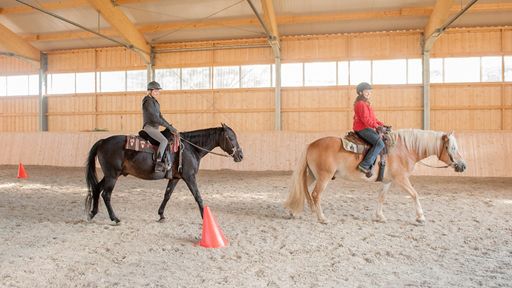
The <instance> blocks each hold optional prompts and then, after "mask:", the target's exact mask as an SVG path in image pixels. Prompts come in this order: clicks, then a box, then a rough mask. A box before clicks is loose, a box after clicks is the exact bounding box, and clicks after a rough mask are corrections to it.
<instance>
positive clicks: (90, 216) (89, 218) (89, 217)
mask: <svg viewBox="0 0 512 288" xmlns="http://www.w3.org/2000/svg"><path fill="white" fill-rule="evenodd" d="M92 218H94V214H92V213H91V212H89V213H87V221H91V220H92Z"/></svg>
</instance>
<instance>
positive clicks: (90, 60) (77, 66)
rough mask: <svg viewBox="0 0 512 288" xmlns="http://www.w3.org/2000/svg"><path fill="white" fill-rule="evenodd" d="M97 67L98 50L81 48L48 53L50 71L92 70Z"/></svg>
mask: <svg viewBox="0 0 512 288" xmlns="http://www.w3.org/2000/svg"><path fill="white" fill-rule="evenodd" d="M95 69H96V50H95V49H79V50H66V51H57V52H51V53H49V54H48V72H49V73H63V72H92V71H95Z"/></svg>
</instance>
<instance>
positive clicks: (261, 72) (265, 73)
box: [240, 64, 271, 88]
mask: <svg viewBox="0 0 512 288" xmlns="http://www.w3.org/2000/svg"><path fill="white" fill-rule="evenodd" d="M270 66H271V65H269V64H259V65H242V66H241V70H242V74H241V77H240V78H241V80H242V81H241V86H242V87H243V88H262V87H270V79H271V76H270V71H271V70H270Z"/></svg>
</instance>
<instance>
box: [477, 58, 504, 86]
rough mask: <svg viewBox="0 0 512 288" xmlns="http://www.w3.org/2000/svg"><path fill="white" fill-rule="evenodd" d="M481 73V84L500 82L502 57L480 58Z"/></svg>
mask: <svg viewBox="0 0 512 288" xmlns="http://www.w3.org/2000/svg"><path fill="white" fill-rule="evenodd" d="M481 61H482V65H481V67H482V72H481V74H482V75H481V79H482V82H501V81H502V80H503V78H502V73H501V71H502V69H501V68H502V66H501V65H502V57H501V56H492V57H482V58H481Z"/></svg>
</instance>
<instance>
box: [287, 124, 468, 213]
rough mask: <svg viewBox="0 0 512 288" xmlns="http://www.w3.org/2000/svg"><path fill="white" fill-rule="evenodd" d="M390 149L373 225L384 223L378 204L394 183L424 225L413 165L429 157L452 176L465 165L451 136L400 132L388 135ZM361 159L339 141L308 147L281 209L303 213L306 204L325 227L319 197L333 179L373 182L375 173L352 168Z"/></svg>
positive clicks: (326, 140) (328, 139)
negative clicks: (451, 171)
mask: <svg viewBox="0 0 512 288" xmlns="http://www.w3.org/2000/svg"><path fill="white" fill-rule="evenodd" d="M391 138H392V141H391V142H392V143H394V145H392V146H391V147H389V150H388V158H387V164H386V170H385V172H384V180H383V182H382V183H383V187H382V190H381V191H380V193H379V196H378V204H377V210H376V212H375V217H376V219H375V220H376V221H381V222H385V221H386V218H385V217H384V214H383V213H382V204H383V203H384V198H385V196H386V192H387V191H388V189H389V186H390V185H391V183H396V184H397V185H398V186H400V187H401V188H402V189H404V190H405V191H407V192H408V193H409V194H410V195H411V197H412V199H413V201H414V204H415V207H416V221H417V222H418V223H423V222H425V216H424V215H423V209H421V204H420V201H419V199H418V193H417V192H416V190H414V188H413V187H412V185H411V182H410V181H409V176H410V175H411V173H412V171H413V169H414V165H415V164H416V163H417V162H418V161H420V160H422V159H424V158H427V157H429V156H431V155H436V156H437V158H438V159H439V160H441V161H443V162H444V163H446V164H447V166H446V167H453V168H454V169H455V171H456V172H463V171H464V170H465V169H466V164H465V162H464V160H463V159H462V156H461V155H460V153H459V151H458V147H457V140H456V139H455V136H454V135H453V133H452V132H450V133H448V134H445V133H443V132H437V131H424V130H418V129H403V130H397V131H395V132H391ZM360 160H361V159H357V158H356V156H355V155H354V154H353V153H351V152H348V151H346V150H345V149H343V145H342V143H341V139H340V138H336V137H324V138H320V139H318V140H316V141H314V142H313V143H311V144H309V146H308V147H307V149H306V150H305V151H304V153H303V155H302V156H301V158H300V160H299V163H298V167H297V168H296V170H295V171H294V173H293V176H292V184H291V187H290V193H289V195H288V199H287V200H286V202H285V207H286V208H288V209H289V210H290V211H291V215H292V216H295V215H296V214H298V213H300V212H302V211H303V210H304V201H305V200H307V202H308V204H309V207H310V208H311V210H312V211H315V212H316V215H317V217H318V221H319V222H320V223H327V219H326V218H325V216H324V213H323V212H322V207H321V205H320V196H321V195H322V192H323V191H324V189H325V187H326V186H327V184H328V182H329V180H331V179H332V178H333V177H335V176H337V177H342V178H345V179H351V180H360V181H364V180H366V181H375V179H376V178H377V175H376V174H377V173H375V175H374V176H372V177H371V178H366V176H364V174H363V173H361V172H359V171H358V170H357V169H356V167H357V165H358V164H359V161H360ZM315 180H316V183H315V187H314V189H313V191H312V193H311V194H310V192H309V191H308V187H309V186H310V185H311V184H313V182H314V181H315Z"/></svg>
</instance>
